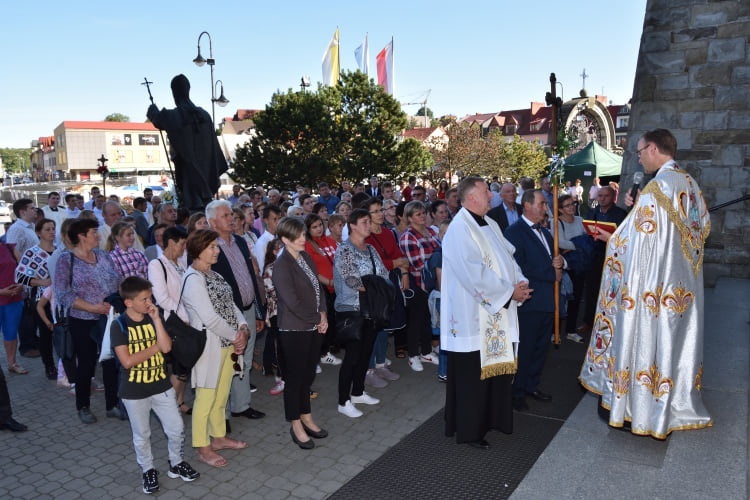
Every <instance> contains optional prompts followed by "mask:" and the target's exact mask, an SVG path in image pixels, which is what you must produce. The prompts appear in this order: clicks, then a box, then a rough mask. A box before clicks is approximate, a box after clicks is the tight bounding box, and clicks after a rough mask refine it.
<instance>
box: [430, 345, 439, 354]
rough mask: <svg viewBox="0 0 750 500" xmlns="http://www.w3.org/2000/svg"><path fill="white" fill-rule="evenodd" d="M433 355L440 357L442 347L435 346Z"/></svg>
mask: <svg viewBox="0 0 750 500" xmlns="http://www.w3.org/2000/svg"><path fill="white" fill-rule="evenodd" d="M432 353H433V354H434V355H435V356H437V355H439V354H440V346H439V345H434V346H432Z"/></svg>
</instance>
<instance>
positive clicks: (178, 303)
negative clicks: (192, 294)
mask: <svg viewBox="0 0 750 500" xmlns="http://www.w3.org/2000/svg"><path fill="white" fill-rule="evenodd" d="M189 277H190V275H186V276H185V281H183V282H182V288H181V289H180V298H179V299H177V307H176V308H175V309H179V308H180V302H182V293H183V292H184V291H185V285H186V284H187V280H188V278H189ZM176 312H177V311H176V310H175V313H176Z"/></svg>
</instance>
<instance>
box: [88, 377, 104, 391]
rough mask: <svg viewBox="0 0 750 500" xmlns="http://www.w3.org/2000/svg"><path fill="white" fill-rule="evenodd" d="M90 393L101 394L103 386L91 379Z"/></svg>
mask: <svg viewBox="0 0 750 500" xmlns="http://www.w3.org/2000/svg"><path fill="white" fill-rule="evenodd" d="M91 391H92V392H93V391H95V392H103V391H104V384H103V383H101V382H99V381H98V380H96V379H95V378H94V377H91Z"/></svg>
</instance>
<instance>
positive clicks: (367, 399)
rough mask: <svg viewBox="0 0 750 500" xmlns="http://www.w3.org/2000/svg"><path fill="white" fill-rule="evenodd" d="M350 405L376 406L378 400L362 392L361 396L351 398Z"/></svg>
mask: <svg viewBox="0 0 750 500" xmlns="http://www.w3.org/2000/svg"><path fill="white" fill-rule="evenodd" d="M351 402H352V403H362V404H364V405H376V404H378V403H380V400H379V399H378V398H374V397H372V396H370V395H369V394H367V393H366V392H364V391H362V395H361V396H352V399H351Z"/></svg>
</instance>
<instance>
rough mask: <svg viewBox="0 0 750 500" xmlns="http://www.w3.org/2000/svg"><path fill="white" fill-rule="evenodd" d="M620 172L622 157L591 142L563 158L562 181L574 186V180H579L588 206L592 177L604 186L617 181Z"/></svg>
mask: <svg viewBox="0 0 750 500" xmlns="http://www.w3.org/2000/svg"><path fill="white" fill-rule="evenodd" d="M621 172H622V156H619V155H616V154H614V153H612V152H610V151H609V150H607V149H606V148H603V147H602V146H600V145H599V144H598V143H596V142H594V141H592V142H590V143H588V145H587V146H586V147H585V148H583V149H582V150H580V151H579V152H577V153H575V154H572V155H570V156H568V157H567V158H565V174H564V176H563V181H566V182H567V181H570V182H571V184H572V185H575V182H576V179H581V186H583V199H584V202H585V203H586V204H587V205H590V204H591V200H589V199H588V198H589V188H590V187H591V185H592V184H593V183H594V177H598V178H599V180H600V182H601V185H602V186H606V185H607V183H608V182H609V181H611V180H618V179H619V176H620V173H621ZM613 178H614V179H613Z"/></svg>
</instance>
